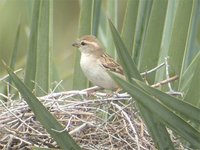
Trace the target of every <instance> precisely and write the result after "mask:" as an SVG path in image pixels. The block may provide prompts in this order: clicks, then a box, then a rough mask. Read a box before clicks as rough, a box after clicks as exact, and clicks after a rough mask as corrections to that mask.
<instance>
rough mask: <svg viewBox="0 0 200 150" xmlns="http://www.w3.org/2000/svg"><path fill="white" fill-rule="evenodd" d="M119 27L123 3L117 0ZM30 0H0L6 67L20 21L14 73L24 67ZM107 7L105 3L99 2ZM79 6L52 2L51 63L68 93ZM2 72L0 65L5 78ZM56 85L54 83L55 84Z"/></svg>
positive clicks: (71, 0)
mask: <svg viewBox="0 0 200 150" xmlns="http://www.w3.org/2000/svg"><path fill="white" fill-rule="evenodd" d="M118 2H119V3H120V5H119V6H118V7H119V8H118V10H119V12H118V14H119V19H118V22H119V28H121V26H122V23H120V22H122V19H123V15H124V9H125V5H126V2H127V1H126V0H119V1H118ZM32 4H33V0H0V18H1V21H0V22H1V23H0V59H1V60H4V61H5V62H6V63H7V64H9V62H10V59H11V58H10V57H11V53H12V50H13V48H14V43H15V38H16V32H17V26H18V24H19V22H20V24H21V27H20V38H19V47H18V49H19V50H18V54H17V63H16V64H15V70H16V69H18V68H23V69H24V67H25V65H26V64H25V63H26V56H27V48H28V42H29V41H28V38H29V35H30V23H31V15H32V14H31V13H32ZM102 5H103V7H106V1H105V0H103V1H102ZM105 11H106V9H105ZM79 13H80V4H79V0H53V52H52V56H53V61H54V63H55V67H54V68H55V70H54V73H55V74H56V77H57V78H56V79H57V80H56V81H55V82H59V81H60V80H63V82H62V84H61V85H62V86H63V87H64V89H66V90H69V89H71V88H72V82H73V69H74V59H75V50H76V49H75V48H73V47H72V46H71V44H72V43H73V41H74V40H76V39H77V38H78V37H77V36H78V22H79ZM5 74H6V72H5V69H3V68H2V64H0V76H1V77H2V76H3V75H5ZM55 84H56V83H55Z"/></svg>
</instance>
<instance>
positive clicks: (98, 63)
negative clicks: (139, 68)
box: [72, 35, 125, 90]
mask: <svg viewBox="0 0 200 150" xmlns="http://www.w3.org/2000/svg"><path fill="white" fill-rule="evenodd" d="M72 46H74V47H77V48H78V49H79V50H80V52H81V58H80V66H81V69H82V71H83V73H84V75H85V76H86V77H87V79H88V80H89V81H91V82H92V83H93V84H94V85H96V86H99V87H101V88H104V89H109V90H117V89H119V86H118V85H117V83H116V82H115V81H114V80H113V79H112V78H111V77H110V75H109V74H108V72H107V71H108V70H109V71H111V72H113V73H114V74H116V75H118V76H119V77H121V78H123V79H125V76H124V73H123V69H122V67H121V66H120V65H119V64H118V63H117V62H116V61H115V60H114V59H113V58H112V57H111V56H109V55H108V54H106V52H105V50H104V48H103V46H102V45H101V43H100V42H99V41H98V39H97V38H96V37H95V36H93V35H85V36H83V37H81V38H80V39H78V40H77V41H75V42H74V43H73V44H72Z"/></svg>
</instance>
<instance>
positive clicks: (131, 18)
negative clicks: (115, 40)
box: [121, 0, 139, 55]
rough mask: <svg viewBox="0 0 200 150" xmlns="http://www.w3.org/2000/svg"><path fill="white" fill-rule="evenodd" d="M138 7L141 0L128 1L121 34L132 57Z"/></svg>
mask: <svg viewBox="0 0 200 150" xmlns="http://www.w3.org/2000/svg"><path fill="white" fill-rule="evenodd" d="M138 5H139V0H128V2H127V6H126V13H125V18H124V22H123V27H122V34H121V36H122V39H123V42H124V44H125V45H126V47H127V49H128V51H129V54H131V55H132V49H133V41H134V33H135V27H136V20H137V14H138Z"/></svg>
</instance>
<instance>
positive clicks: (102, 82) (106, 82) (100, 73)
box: [80, 56, 118, 89]
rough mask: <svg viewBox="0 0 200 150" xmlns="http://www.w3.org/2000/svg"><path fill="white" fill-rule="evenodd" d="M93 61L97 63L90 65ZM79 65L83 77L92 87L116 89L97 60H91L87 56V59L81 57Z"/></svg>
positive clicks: (115, 85)
mask: <svg viewBox="0 0 200 150" xmlns="http://www.w3.org/2000/svg"><path fill="white" fill-rule="evenodd" d="M95 61H96V62H97V63H91V62H95ZM80 65H81V68H82V70H83V73H84V74H85V76H86V77H87V78H88V80H89V81H91V82H92V83H93V84H94V85H97V86H99V87H102V88H105V89H116V88H118V86H117V84H116V83H115V82H114V81H113V79H112V78H111V77H110V76H109V74H108V73H107V72H106V71H105V70H104V69H103V67H102V66H101V65H100V62H98V60H97V59H94V58H93V57H92V58H91V57H89V56H87V57H84V56H81V61H80Z"/></svg>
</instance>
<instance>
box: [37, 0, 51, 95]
mask: <svg viewBox="0 0 200 150" xmlns="http://www.w3.org/2000/svg"><path fill="white" fill-rule="evenodd" d="M50 2H51V3H52V1H49V0H48V1H47V0H41V6H40V14H39V26H38V44H37V61H36V62H37V65H36V78H35V82H36V87H35V91H36V95H37V96H42V95H45V94H46V93H48V90H49V89H50V87H49V82H50V81H49V80H50V75H49V74H50V73H49V61H50V50H49V48H50V46H49V44H50V42H49V36H50V28H49V25H50V22H49V19H50V17H51V16H50V14H49V12H50Z"/></svg>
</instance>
